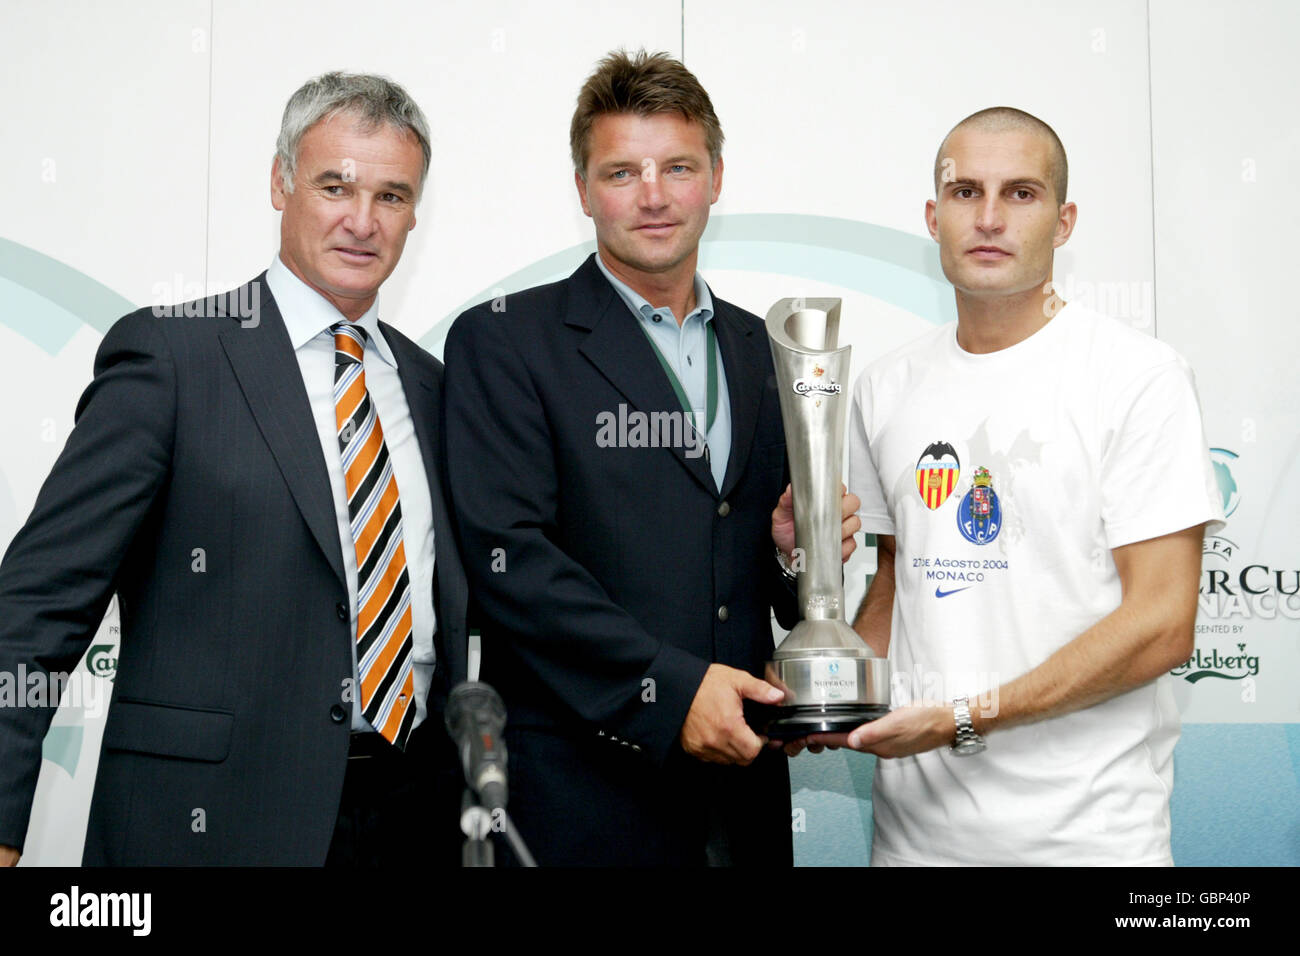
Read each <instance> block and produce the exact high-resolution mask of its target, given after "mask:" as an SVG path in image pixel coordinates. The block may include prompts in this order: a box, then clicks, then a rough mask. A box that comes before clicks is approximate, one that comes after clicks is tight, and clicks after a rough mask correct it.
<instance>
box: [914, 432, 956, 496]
mask: <svg viewBox="0 0 1300 956" xmlns="http://www.w3.org/2000/svg"><path fill="white" fill-rule="evenodd" d="M960 474H961V462H960V461H959V460H958V458H957V452H956V451H955V450H954V449H953V447H952V445H949V444H948V443H947V442H946V441H937V442H934V443H933V444H932V445H930V446H929V447H928V448H926V450H925V451H923V452H922V453H921V457H920V458H918V459H917V460H916V490H917V491H918V492H919V493H920V495H921V500H922V501H924V502H925V506H926V507H927V508H929V509H930V510H931V511H934V510H935V509H936V508H938V507H939V506H940V505H942V504H943V503H944V502H945V501H947V500H948V496H949V495H950V494H952V490H953V489H954V488H956V487H957V477H958V476H959V475H960Z"/></svg>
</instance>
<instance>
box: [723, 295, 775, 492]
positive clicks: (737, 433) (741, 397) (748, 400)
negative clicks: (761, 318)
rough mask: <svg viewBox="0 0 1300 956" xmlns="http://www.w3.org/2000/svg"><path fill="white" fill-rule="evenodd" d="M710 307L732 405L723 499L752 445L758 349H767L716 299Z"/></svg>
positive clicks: (760, 375)
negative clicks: (712, 311) (729, 449)
mask: <svg viewBox="0 0 1300 956" xmlns="http://www.w3.org/2000/svg"><path fill="white" fill-rule="evenodd" d="M710 291H712V290H710ZM713 305H714V316H713V325H714V331H715V333H716V334H717V336H718V349H719V350H720V351H721V352H722V366H723V368H725V369H726V370H727V393H728V395H729V397H730V401H731V453H730V454H729V455H728V456H727V473H726V474H725V475H723V476H722V497H724V498H725V497H727V495H729V494H731V490H732V489H733V488H735V487H736V482H738V481H739V480H740V476H741V475H742V474H744V471H745V465H746V464H747V463H748V461H749V452H750V449H751V448H752V447H753V444H754V429H755V428H756V427H757V426H758V406H759V404H760V403H761V401H762V398H763V391H762V390H763V384H764V380H765V378H766V374H767V369H766V366H765V364H764V363H763V362H762V353H761V352H760V351H759V349H765V348H767V347H768V345H767V342H766V336H764V341H762V342H755V340H754V327H753V326H752V325H751V324H750V323H747V322H745V321H744V319H742V318H741V317H740V316H739V315H737V314H736V310H735V309H734V308H733V307H732V306H731V305H729V304H728V303H726V302H719V301H718V300H717V299H716V298H715V299H714V300H713Z"/></svg>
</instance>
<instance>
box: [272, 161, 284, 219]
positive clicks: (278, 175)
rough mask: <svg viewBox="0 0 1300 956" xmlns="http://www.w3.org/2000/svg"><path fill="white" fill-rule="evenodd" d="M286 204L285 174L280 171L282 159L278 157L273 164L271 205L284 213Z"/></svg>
mask: <svg viewBox="0 0 1300 956" xmlns="http://www.w3.org/2000/svg"><path fill="white" fill-rule="evenodd" d="M284 203H285V189H284V173H283V171H282V170H281V169H280V157H279V156H277V157H275V159H274V160H273V161H272V163H271V205H272V206H273V207H274V208H276V209H279V210H281V211H283V210H284Z"/></svg>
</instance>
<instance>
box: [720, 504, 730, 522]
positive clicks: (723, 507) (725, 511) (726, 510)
mask: <svg viewBox="0 0 1300 956" xmlns="http://www.w3.org/2000/svg"><path fill="white" fill-rule="evenodd" d="M718 514H720V515H721V516H722V517H724V518H725V517H726V516H727V515H729V514H731V505H729V504H727V503H726V502H725V501H724V502H723V503H722V504H720V505H718Z"/></svg>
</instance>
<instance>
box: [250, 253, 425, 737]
mask: <svg viewBox="0 0 1300 956" xmlns="http://www.w3.org/2000/svg"><path fill="white" fill-rule="evenodd" d="M266 282H267V285H268V286H270V288H271V294H272V295H273V296H275V304H276V305H277V306H279V309H280V315H281V316H282V317H283V318H284V327H285V329H286V330H287V331H288V333H289V341H290V342H291V343H292V344H293V348H294V354H295V355H296V356H297V358H298V368H299V370H300V371H301V373H302V381H303V384H304V385H305V386H306V387H307V399H308V401H309V402H310V403H311V413H312V416H313V417H314V418H315V419H316V431H317V433H318V437H319V438H320V446H321V451H322V452H324V454H325V470H326V471H327V472H329V479H330V490H331V491H332V492H333V493H334V516H335V519H336V521H337V524H338V530H339V544H340V545H341V546H342V549H343V569H344V571H345V572H346V574H347V582H348V611H349V613H350V614H351V622H352V625H351V626H352V678H353V686H354V687H355V688H356V690H355V692H354V694H353V700H352V729H353V730H357V731H365V730H373V729H374V728H373V727H371V726H370V724H369V723H368V722H367V721H366V719H365V718H364V717H362V716H361V691H360V686H361V685H360V682H359V681H358V680H357V642H356V637H357V551H356V544H355V542H354V541H353V539H352V522H351V519H350V518H349V516H348V494H347V484H346V483H345V481H344V478H343V464H342V460H341V458H340V455H339V439H338V425H337V422H336V418H335V411H334V335H333V333H332V332H330V329H331V328H332V327H333V326H334V325H336V324H337V323H339V322H341V321H344V317H343V315H342V313H340V312H339V311H338V309H336V308H335V307H334V306H333V304H331V303H330V302H329V301H328V300H327V299H325V297H324V296H322V295H321V294H320V293H319V292H317V291H316V290H315V289H313V288H311V287H310V286H308V285H307V284H306V283H305V282H303V281H302V280H301V279H299V278H298V277H297V276H296V275H294V274H293V273H292V272H290V271H289V269H288V267H286V266H285V265H284V263H282V262H281V261H280V257H279V256H278V255H277V256H276V257H275V259H274V261H272V263H271V268H270V269H268V270H267V273H266ZM355 324H356V325H359V326H361V327H362V328H364V329H365V330H366V333H367V335H368V336H369V339H368V341H367V343H366V355H365V362H364V366H365V372H366V390H367V391H369V392H370V399H371V401H373V402H374V403H375V412H376V414H377V415H378V416H379V424H380V425H381V426H382V428H383V430H384V443H385V444H386V445H387V446H388V457H389V459H390V460H391V461H392V464H393V474H394V476H395V477H396V478H397V493H398V496H399V500H400V501H401V508H402V543H403V547H404V549H405V551H406V565H407V568H408V570H409V572H410V573H409V577H410V581H411V622H412V628H413V633H412V638H413V641H414V655H415V666H414V680H415V706H416V711H415V726H417V727H418V726H419V725H420V724H421V723H422V722H423V721H424V719H425V717H427V716H428V698H429V684H430V682H431V680H432V677H433V667H434V662H435V657H434V650H433V632H434V627H435V625H436V621H435V619H434V609H433V505H432V502H431V501H430V499H429V481H428V477H427V476H426V475H425V472H424V459H423V458H422V457H421V455H420V445H419V441H418V440H417V439H416V436H415V425H414V423H413V422H412V420H411V410H410V408H409V406H408V405H407V404H406V393H405V392H403V391H402V381H401V379H400V378H399V377H398V374H397V359H396V358H395V357H394V355H393V353H392V350H391V349H390V348H389V347H388V343H387V342H386V341H385V340H384V336H383V333H382V332H381V331H380V329H379V300H378V299H376V300H375V303H374V304H373V305H372V306H371V307H370V308H369V310H367V311H366V314H365V315H363V316H361V318H359V319H357V321H356V323H355ZM342 691H343V689H342V688H339V692H340V694H341V693H342Z"/></svg>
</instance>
